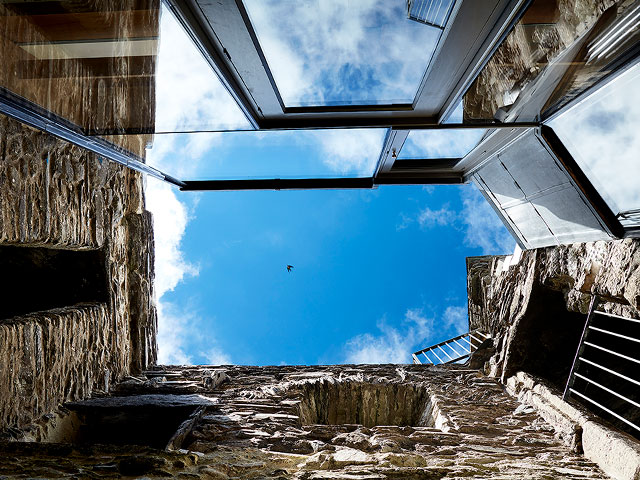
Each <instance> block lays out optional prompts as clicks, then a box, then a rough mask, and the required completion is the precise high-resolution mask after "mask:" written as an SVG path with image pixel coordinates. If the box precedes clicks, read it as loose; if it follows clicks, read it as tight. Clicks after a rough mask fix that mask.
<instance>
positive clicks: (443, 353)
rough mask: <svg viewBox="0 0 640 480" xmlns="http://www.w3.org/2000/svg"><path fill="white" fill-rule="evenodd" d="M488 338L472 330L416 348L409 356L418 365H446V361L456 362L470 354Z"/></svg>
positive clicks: (478, 331)
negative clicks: (420, 348) (419, 348)
mask: <svg viewBox="0 0 640 480" xmlns="http://www.w3.org/2000/svg"><path fill="white" fill-rule="evenodd" d="M488 338H491V337H490V336H489V335H486V334H485V333H482V332H481V331H480V330H473V331H471V332H467V333H463V334H462V335H458V336H457V337H453V338H450V339H449V340H445V341H444V342H440V343H436V344H435V345H432V346H430V347H427V348H423V349H422V350H418V351H417V352H414V353H412V354H411V356H412V357H413V363H415V364H418V365H446V364H448V363H456V362H459V361H461V360H464V359H466V358H468V357H469V356H471V354H472V353H473V352H475V351H476V350H477V348H478V346H479V345H480V344H481V343H482V342H484V341H485V340H486V339H488ZM445 347H446V348H445ZM419 355H421V356H422V357H424V359H422V360H421V358H420V357H419Z"/></svg>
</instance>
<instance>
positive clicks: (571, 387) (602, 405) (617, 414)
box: [562, 297, 640, 431]
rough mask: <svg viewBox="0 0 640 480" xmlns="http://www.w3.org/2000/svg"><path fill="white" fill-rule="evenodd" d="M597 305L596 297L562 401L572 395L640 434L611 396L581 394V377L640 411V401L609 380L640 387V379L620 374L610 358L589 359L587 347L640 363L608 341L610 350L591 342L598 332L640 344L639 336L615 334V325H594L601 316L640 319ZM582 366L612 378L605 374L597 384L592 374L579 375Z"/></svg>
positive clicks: (631, 320)
mask: <svg viewBox="0 0 640 480" xmlns="http://www.w3.org/2000/svg"><path fill="white" fill-rule="evenodd" d="M597 303H598V299H597V298H596V297H593V298H592V300H591V304H590V305H589V312H588V314H587V320H586V322H585V325H584V330H583V332H582V337H581V338H580V343H579V344H578V350H577V352H576V356H575V358H574V360H573V364H572V366H571V371H570V372H569V378H568V379H567V385H566V387H565V390H564V394H563V397H562V398H563V399H564V400H567V399H568V397H569V396H570V395H575V397H576V398H577V399H580V400H583V401H586V402H587V403H589V404H591V405H595V406H596V407H598V408H599V409H600V410H602V411H603V412H606V413H608V414H609V415H611V416H613V417H614V418H617V419H618V420H620V421H622V422H624V423H625V424H627V425H629V426H630V427H632V428H634V429H635V430H637V431H640V425H637V424H636V423H634V422H632V421H631V420H629V418H625V414H626V413H627V412H626V411H621V410H619V408H620V404H619V403H617V404H616V402H613V403H610V402H612V401H610V400H608V399H607V397H603V399H600V398H599V396H596V398H597V400H596V399H594V398H592V396H593V394H590V395H591V397H590V396H589V395H588V394H587V393H588V391H587V389H586V388H585V389H584V391H579V389H578V388H577V387H576V386H575V379H576V378H578V379H580V380H582V381H583V382H586V384H589V385H593V386H594V387H597V388H598V389H600V390H601V391H603V392H607V393H608V394H610V395H613V396H614V397H616V398H619V399H621V400H624V401H625V402H627V403H628V404H630V405H633V407H635V408H640V402H638V401H636V400H635V399H633V398H629V396H628V395H624V394H623V393H621V392H620V391H616V388H619V387H617V385H616V384H615V383H614V384H613V385H612V384H609V383H608V382H609V380H610V379H611V378H613V377H617V378H621V379H623V380H626V381H627V382H630V383H633V384H635V385H638V386H640V381H638V380H636V379H634V378H631V377H629V376H628V375H625V374H623V373H620V372H619V371H617V370H616V368H619V366H618V364H614V363H611V362H609V360H608V358H609V357H606V356H604V357H602V360H599V361H598V362H594V361H593V360H591V359H589V358H585V356H584V350H585V346H587V347H592V348H595V349H597V350H600V351H601V352H605V353H607V354H609V355H613V356H615V357H618V358H622V359H624V360H627V361H631V362H634V363H638V364H640V360H639V359H637V358H634V357H631V356H629V355H625V354H623V353H620V352H616V351H615V350H613V349H612V348H614V347H612V346H611V345H609V344H608V343H606V342H605V345H607V347H609V348H607V347H604V346H602V345H598V344H596V343H595V342H594V341H592V340H590V341H587V338H588V336H589V333H591V332H598V333H601V334H605V335H607V337H609V338H611V337H615V338H620V339H622V340H627V341H632V342H637V343H640V339H638V338H635V337H633V336H630V335H623V334H620V333H617V332H615V331H612V330H615V325H614V324H611V326H610V327H607V329H603V328H599V327H595V326H593V325H591V323H592V322H593V319H594V318H596V317H598V316H604V317H609V318H614V319H618V320H625V321H628V322H633V323H640V320H638V319H635V318H627V317H623V316H621V315H615V314H612V313H608V312H601V311H599V310H596V306H597ZM625 333H626V332H625ZM607 337H602V338H601V339H600V341H604V340H603V339H604V338H607ZM623 344H624V343H623ZM627 353H628V352H627ZM602 363H604V364H605V365H602ZM581 364H586V365H589V366H591V367H595V368H597V369H599V370H600V371H601V372H606V373H607V374H609V376H604V374H602V376H601V375H597V376H596V378H598V380H597V381H596V380H594V379H593V378H589V376H588V374H585V373H580V372H578V369H579V368H580V365H581ZM623 371H624V370H623ZM605 400H606V401H605ZM616 409H618V411H615V410H616Z"/></svg>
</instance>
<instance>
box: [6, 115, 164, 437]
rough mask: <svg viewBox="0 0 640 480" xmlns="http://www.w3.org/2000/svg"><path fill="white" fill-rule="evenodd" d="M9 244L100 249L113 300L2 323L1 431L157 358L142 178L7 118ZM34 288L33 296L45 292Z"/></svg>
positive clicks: (150, 247) (149, 231)
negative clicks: (102, 253)
mask: <svg viewBox="0 0 640 480" xmlns="http://www.w3.org/2000/svg"><path fill="white" fill-rule="evenodd" d="M3 245H18V246H20V247H21V248H28V247H36V246H37V247H46V248H54V249H66V250H87V249H102V251H103V252H104V255H103V257H102V258H104V260H103V264H102V265H98V266H97V267H96V268H104V269H105V277H106V279H107V287H106V289H107V293H108V295H107V301H106V302H104V303H99V304H91V305H67V306H64V308H60V309H56V310H55V311H47V312H32V313H30V314H28V315H23V316H22V317H19V318H0V339H1V340H0V358H2V361H1V362H0V385H1V387H0V428H6V427H21V428H22V427H25V426H26V425H27V424H29V423H30V422H32V421H33V420H35V419H37V418H38V417H40V416H41V415H43V414H46V413H48V412H51V411H52V410H53V409H55V408H56V407H57V405H58V404H59V403H61V402H63V401H68V400H74V399H80V398H86V397H87V396H89V395H90V394H91V393H92V392H93V391H95V390H96V389H99V390H107V389H108V388H109V385H110V384H111V383H113V382H115V381H117V380H119V379H121V378H122V377H123V376H124V375H127V374H129V373H130V371H141V370H142V369H144V368H146V366H147V365H149V364H151V363H153V362H154V361H155V358H156V351H155V329H156V317H155V309H154V306H153V298H152V288H151V282H152V279H153V267H152V266H153V235H152V221H151V217H150V214H149V213H148V212H145V210H144V194H143V185H142V177H141V175H140V174H139V173H136V172H133V171H131V170H129V169H127V168H124V167H122V166H120V165H117V164H114V163H113V162H109V161H107V160H104V159H101V158H99V157H98V156H96V155H94V154H92V153H89V152H87V151H85V150H82V149H80V148H78V147H75V146H73V145H70V144H68V143H66V142H63V141H60V140H57V139H56V138H54V137H53V136H51V135H48V134H45V133H42V132H39V131H35V130H32V129H30V128H27V127H25V126H23V125H21V124H20V123H18V122H16V121H13V120H11V119H9V118H7V117H1V118H0V248H2V246H3ZM63 277H64V275H63V272H61V278H63ZM30 287H31V285H30V284H28V283H26V284H25V285H23V286H22V294H23V295H24V296H25V298H26V299H28V298H29V297H37V296H38V294H39V292H38V291H35V290H34V289H32V288H30ZM0 309H1V307H0ZM0 317H2V316H1V315H0Z"/></svg>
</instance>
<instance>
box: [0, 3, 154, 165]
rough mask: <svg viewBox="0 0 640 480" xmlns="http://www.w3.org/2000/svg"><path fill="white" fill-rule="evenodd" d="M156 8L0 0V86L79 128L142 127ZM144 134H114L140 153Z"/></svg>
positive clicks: (148, 121) (149, 107)
mask: <svg viewBox="0 0 640 480" xmlns="http://www.w3.org/2000/svg"><path fill="white" fill-rule="evenodd" d="M159 7H160V3H159V0H142V1H139V2H136V3H135V9H125V10H123V9H122V7H121V6H120V3H119V2H116V1H112V0H105V1H101V2H89V3H87V2H77V1H71V0H69V1H60V2H2V3H0V41H1V42H2V47H1V48H0V58H1V62H0V63H1V64H2V69H0V85H1V86H2V87H4V88H5V89H6V90H8V91H10V92H11V93H12V94H14V95H17V96H19V97H22V98H23V99H26V100H28V101H29V102H32V103H34V104H36V105H37V106H39V107H41V108H43V109H44V110H46V111H48V112H51V113H53V114H55V115H57V116H59V117H62V118H63V119H65V120H67V121H68V122H71V123H72V124H75V125H77V126H78V127H79V128H80V129H81V130H82V131H83V133H85V134H90V135H91V134H102V133H118V134H123V133H136V134H139V133H141V134H146V133H150V132H151V131H152V127H153V121H154V117H155V103H154V98H155V84H154V74H155V55H156V50H157V38H158V23H159ZM140 105H144V108H140ZM147 140H148V138H146V137H145V136H144V135H141V136H138V137H131V138H125V137H121V138H120V145H121V146H124V147H126V148H127V149H129V150H131V151H133V152H135V153H138V154H140V153H143V152H144V145H145V144H146V142H147Z"/></svg>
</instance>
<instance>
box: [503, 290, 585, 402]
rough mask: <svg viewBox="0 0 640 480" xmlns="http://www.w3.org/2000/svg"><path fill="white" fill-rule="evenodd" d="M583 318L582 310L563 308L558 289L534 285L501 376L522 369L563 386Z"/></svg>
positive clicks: (562, 387) (561, 388)
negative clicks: (580, 311) (575, 310)
mask: <svg viewBox="0 0 640 480" xmlns="http://www.w3.org/2000/svg"><path fill="white" fill-rule="evenodd" d="M584 320H585V316H584V315H583V314H581V313H579V312H570V311H569V310H567V303H566V300H565V298H564V295H563V293H562V292H560V291H556V290H552V289H550V288H547V287H544V286H540V285H536V286H534V288H533V290H532V291H531V297H530V301H529V304H528V306H527V311H526V313H525V315H524V316H523V317H522V318H521V319H520V322H519V323H518V324H517V326H516V330H515V332H514V335H513V338H512V340H511V348H510V353H509V361H508V364H507V365H506V366H505V372H504V376H505V378H508V377H510V376H511V375H514V374H515V373H516V372H518V371H519V370H524V371H525V372H528V373H530V374H532V375H535V376H538V377H541V378H544V379H545V380H547V381H548V382H550V383H551V384H552V385H553V386H554V387H555V388H556V389H558V390H559V391H562V390H564V386H565V384H566V383H567V378H568V377H569V371H570V370H571V365H572V363H573V357H574V356H575V354H576V348H577V346H578V343H579V341H580V335H581V334H582V329H583V328H584Z"/></svg>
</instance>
